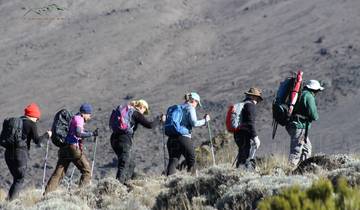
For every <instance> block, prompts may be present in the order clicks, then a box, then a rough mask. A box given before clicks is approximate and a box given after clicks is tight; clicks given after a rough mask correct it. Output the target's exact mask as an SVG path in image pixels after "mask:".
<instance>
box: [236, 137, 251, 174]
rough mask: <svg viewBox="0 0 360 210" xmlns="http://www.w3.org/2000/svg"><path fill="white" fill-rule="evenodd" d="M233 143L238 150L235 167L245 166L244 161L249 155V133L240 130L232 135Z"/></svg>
mask: <svg viewBox="0 0 360 210" xmlns="http://www.w3.org/2000/svg"><path fill="white" fill-rule="evenodd" d="M234 139H235V143H236V145H237V146H238V148H239V151H238V156H237V161H236V167H239V165H240V164H245V163H246V159H248V158H249V153H250V139H251V137H250V133H249V132H247V131H243V130H240V131H239V132H237V133H235V134H234Z"/></svg>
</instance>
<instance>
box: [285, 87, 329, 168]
mask: <svg viewBox="0 0 360 210" xmlns="http://www.w3.org/2000/svg"><path fill="white" fill-rule="evenodd" d="M322 90H324V87H322V86H321V85H320V83H319V81H317V80H309V81H307V82H306V83H305V86H304V88H303V92H302V94H301V96H300V98H299V101H298V102H297V103H296V104H295V107H294V111H293V115H292V117H291V118H290V122H289V123H288V124H287V125H286V130H287V132H288V134H289V136H290V141H291V142H290V155H289V162H290V164H291V165H293V166H297V165H298V163H299V161H303V160H305V159H307V158H309V157H310V156H311V150H312V146H311V142H310V139H309V138H308V130H309V128H310V125H311V122H312V121H315V120H318V119H319V115H318V112H317V107H316V101H315V96H316V94H317V93H318V92H320V91H322Z"/></svg>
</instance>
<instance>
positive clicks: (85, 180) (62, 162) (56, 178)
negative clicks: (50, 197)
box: [45, 144, 91, 194]
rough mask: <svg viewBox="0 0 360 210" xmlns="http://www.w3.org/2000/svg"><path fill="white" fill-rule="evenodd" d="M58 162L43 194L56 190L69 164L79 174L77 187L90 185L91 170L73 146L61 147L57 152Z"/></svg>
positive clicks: (78, 149) (84, 157)
mask: <svg viewBox="0 0 360 210" xmlns="http://www.w3.org/2000/svg"><path fill="white" fill-rule="evenodd" d="M58 156H59V160H58V162H57V164H56V168H55V171H54V173H53V174H52V175H51V177H50V180H49V182H48V184H47V185H46V188H45V194H47V193H49V192H52V191H54V190H56V188H57V187H58V186H59V184H60V181H61V180H62V178H64V176H65V174H66V171H67V169H68V168H69V165H70V163H73V164H74V165H75V166H76V167H77V168H78V169H79V170H80V172H81V177H80V182H79V187H84V186H86V185H88V184H89V183H90V180H91V168H90V164H89V161H88V159H87V158H86V156H85V154H84V153H83V152H82V151H81V150H80V148H79V147H78V146H76V145H75V144H71V145H66V146H64V147H61V148H60V149H59V152H58Z"/></svg>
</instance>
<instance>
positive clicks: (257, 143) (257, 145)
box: [250, 136, 260, 149]
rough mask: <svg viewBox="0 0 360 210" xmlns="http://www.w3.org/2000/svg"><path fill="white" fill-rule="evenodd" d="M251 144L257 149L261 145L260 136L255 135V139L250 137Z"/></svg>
mask: <svg viewBox="0 0 360 210" xmlns="http://www.w3.org/2000/svg"><path fill="white" fill-rule="evenodd" d="M250 145H251V146H254V147H255V148H256V149H258V148H259V147H260V139H259V137H258V136H255V137H254V138H253V139H250Z"/></svg>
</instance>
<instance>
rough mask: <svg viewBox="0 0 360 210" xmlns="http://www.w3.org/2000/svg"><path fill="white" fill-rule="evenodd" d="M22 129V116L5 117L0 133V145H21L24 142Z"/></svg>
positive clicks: (6, 146) (7, 146) (9, 146)
mask: <svg viewBox="0 0 360 210" xmlns="http://www.w3.org/2000/svg"><path fill="white" fill-rule="evenodd" d="M22 129H23V118H22V117H11V118H6V119H5V120H4V122H3V127H2V131H1V134H0V145H1V146H3V147H5V148H11V147H18V146H22V144H23V143H25V141H23V140H22Z"/></svg>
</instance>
